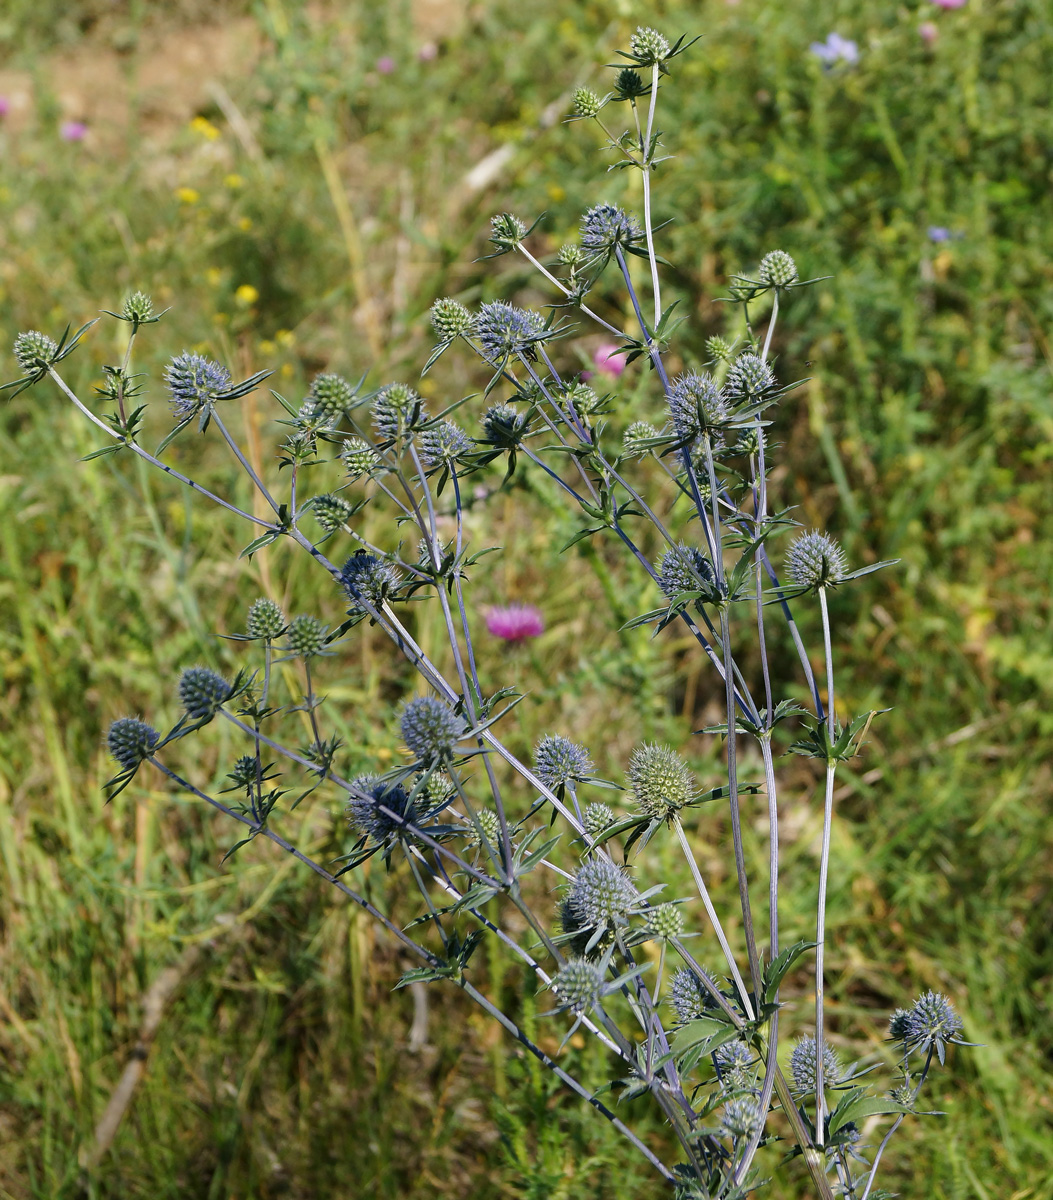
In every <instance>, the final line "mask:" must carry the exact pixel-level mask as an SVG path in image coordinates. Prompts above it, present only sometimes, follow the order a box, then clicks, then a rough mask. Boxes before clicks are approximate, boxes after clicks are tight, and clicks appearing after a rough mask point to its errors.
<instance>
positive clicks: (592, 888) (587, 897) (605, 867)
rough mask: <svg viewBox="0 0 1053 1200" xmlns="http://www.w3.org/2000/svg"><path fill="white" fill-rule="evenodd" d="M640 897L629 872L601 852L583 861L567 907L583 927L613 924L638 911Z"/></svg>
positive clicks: (610, 925) (608, 926)
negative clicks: (600, 854)
mask: <svg viewBox="0 0 1053 1200" xmlns="http://www.w3.org/2000/svg"><path fill="white" fill-rule="evenodd" d="M639 898H640V893H639V892H638V891H637V890H636V885H635V884H634V883H633V881H632V880H631V879H630V878H629V875H628V873H627V872H626V871H625V870H624V869H623V868H622V867H619V866H617V865H616V864H615V863H612V862H611V860H610V859H609V858H600V857H599V856H597V857H594V858H590V859H587V860H586V861H585V862H584V863H583V864H582V866H581V869H580V870H579V871H578V873H577V875H575V876H574V879H573V882H572V883H571V885H570V891H569V892H568V893H567V902H568V907H569V909H570V911H571V913H572V914H573V915H574V917H575V918H576V919H577V920H578V922H579V923H580V925H581V927H582V928H583V929H596V928H597V927H599V928H606V929H610V928H613V927H614V926H615V925H617V924H619V923H621V921H622V920H624V918H625V917H626V916H628V914H629V913H631V912H634V911H635V909H636V906H637V903H638V901H639Z"/></svg>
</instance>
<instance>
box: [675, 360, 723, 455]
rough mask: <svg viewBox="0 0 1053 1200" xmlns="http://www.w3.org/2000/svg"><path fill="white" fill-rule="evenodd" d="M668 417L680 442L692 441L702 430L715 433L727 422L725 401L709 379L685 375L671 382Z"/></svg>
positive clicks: (699, 373)
mask: <svg viewBox="0 0 1053 1200" xmlns="http://www.w3.org/2000/svg"><path fill="white" fill-rule="evenodd" d="M669 413H670V415H671V416H672V418H673V428H674V429H675V430H676V433H677V436H678V437H679V438H682V439H687V438H695V437H698V435H699V434H700V433H702V432H703V431H704V430H706V431H708V430H711V429H718V428H719V427H720V426H721V425H723V424H724V422H726V421H727V419H728V401H727V397H726V396H725V394H724V391H723V389H722V388H720V387H718V386H717V384H716V382H715V381H714V379H713V377H712V375H707V374H706V373H705V372H702V371H688V372H687V373H686V374H684V375H678V376H677V378H676V379H674V380H673V384H672V387H671V388H670V389H669Z"/></svg>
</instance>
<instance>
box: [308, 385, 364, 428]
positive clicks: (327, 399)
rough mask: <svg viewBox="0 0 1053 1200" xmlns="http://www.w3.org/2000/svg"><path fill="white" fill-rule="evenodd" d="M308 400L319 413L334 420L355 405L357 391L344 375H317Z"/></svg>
mask: <svg viewBox="0 0 1053 1200" xmlns="http://www.w3.org/2000/svg"><path fill="white" fill-rule="evenodd" d="M307 399H308V400H309V401H310V402H311V404H312V405H313V407H314V410H315V411H316V412H317V413H319V414H320V415H323V416H325V417H328V418H329V419H330V420H333V419H334V418H336V417H339V416H342V415H343V414H344V413H346V412H347V410H348V409H349V408H350V407H351V405H352V404H353V403H354V400H355V389H354V388H353V387H352V386H351V384H349V383H348V382H347V380H346V379H345V378H344V377H343V376H342V375H316V376H315V378H314V382H313V383H312V384H311V390H310V391H309V392H308V394H307Z"/></svg>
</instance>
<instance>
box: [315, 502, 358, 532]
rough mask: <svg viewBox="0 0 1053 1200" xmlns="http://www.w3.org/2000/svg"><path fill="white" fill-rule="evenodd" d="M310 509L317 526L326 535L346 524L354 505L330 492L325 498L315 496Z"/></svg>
mask: <svg viewBox="0 0 1053 1200" xmlns="http://www.w3.org/2000/svg"><path fill="white" fill-rule="evenodd" d="M311 508H312V510H313V512H314V519H315V520H316V521H317V522H318V524H319V525H321V527H322V528H323V529H324V530H325V531H326V533H333V532H334V531H335V530H337V529H339V528H340V527H341V526H342V525H345V524H346V523H347V522H348V520H349V519H350V517H351V513H352V511H353V510H354V505H353V504H352V503H351V501H350V500H345V499H344V497H343V496H337V495H334V494H333V493H332V492H330V493H329V494H328V495H325V496H315V498H314V500H313V502H312V504H311Z"/></svg>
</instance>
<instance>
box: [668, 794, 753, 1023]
mask: <svg viewBox="0 0 1053 1200" xmlns="http://www.w3.org/2000/svg"><path fill="white" fill-rule="evenodd" d="M673 829H674V830H675V832H676V836H677V839H678V840H679V842H680V848H681V849H682V850H683V852H684V858H685V859H686V860H687V865H688V868H689V869H690V871H691V876H692V878H693V879H694V881H695V887H697V888H698V894H699V896H701V897H702V903H703V905H704V906H705V909H706V915H707V916H708V917H709V922H710V924H711V925H712V926H713V932H714V933H715V934H716V935H717V941H718V942H719V943H720V948H721V950H722V951H723V952H724V958H725V959H726V960H727V964H728V970H730V971H731V974H732V977H733V978H734V980H735V987H736V988H737V989H738V993H739V999H740V1000H741V1001H742V1007H743V1009H744V1010H745V1013H746V1017H747V1019H748V1020H750V1021H752V1020H753V1019H754V1012H753V1004H752V1003H751V1001H750V994H749V992H748V991H747V989H746V984H745V982H744V981H743V978H742V975H741V974H740V973H739V968H738V963H736V962H735V956H734V955H733V954H732V953H731V947H730V946H729V945H728V939H727V937H726V936H725V934H724V926H723V925H721V923H720V918H719V917H718V916H717V910H716V909H715V908H714V907H713V901H712V900H711V899H710V898H709V890H708V888H707V887H706V883H705V880H704V879H703V878H702V873H701V871H699V869H698V864H697V863H696V862H695V856H694V855H693V854H692V853H691V847H690V845H689V844H688V841H687V835H686V834H685V833H684V827H683V825H682V824H681V822H680V816H679V814H676V815H674V817H673Z"/></svg>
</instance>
